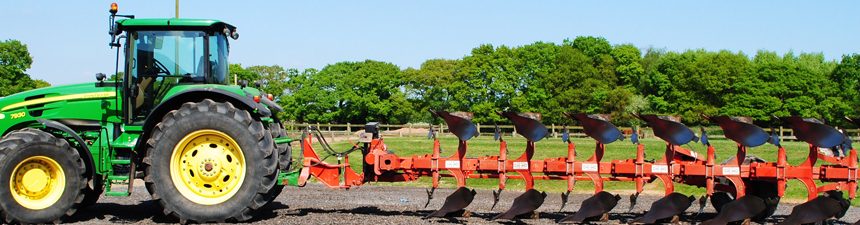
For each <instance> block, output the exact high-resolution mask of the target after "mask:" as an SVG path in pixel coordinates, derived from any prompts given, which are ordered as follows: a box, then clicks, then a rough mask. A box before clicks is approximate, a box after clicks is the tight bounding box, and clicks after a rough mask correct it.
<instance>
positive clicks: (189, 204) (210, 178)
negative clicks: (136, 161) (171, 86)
mask: <svg viewBox="0 0 860 225" xmlns="http://www.w3.org/2000/svg"><path fill="white" fill-rule="evenodd" d="M151 132H152V135H151V137H150V138H149V140H147V142H146V144H147V152H146V157H144V159H143V163H142V165H141V166H142V167H143V171H145V173H146V176H145V177H144V181H145V183H146V186H147V189H149V190H150V191H151V195H152V199H153V200H156V201H157V202H159V204H160V205H161V206H162V207H164V213H165V214H167V215H171V216H174V217H177V218H178V219H179V220H180V222H181V223H188V222H200V223H205V222H225V221H245V220H248V219H250V218H252V216H253V213H254V211H255V210H257V209H259V208H260V207H262V206H263V205H264V204H265V203H266V194H267V193H269V191H270V190H271V189H272V188H273V187H274V186H275V179H276V176H277V165H278V154H276V153H275V149H274V146H273V143H274V142H273V141H272V136H271V134H270V133H269V132H268V131H267V130H266V129H265V127H264V126H263V124H262V123H261V122H260V121H258V120H256V119H254V118H253V117H252V116H251V114H250V113H248V112H247V111H245V110H242V109H238V108H236V107H234V106H233V105H232V104H230V103H228V102H214V101H212V100H209V99H206V100H203V101H201V102H197V103H185V104H183V105H182V106H181V107H180V108H179V109H177V110H173V111H171V112H169V113H167V115H165V116H164V118H163V119H162V121H161V122H160V123H158V124H157V125H155V127H154V128H153V130H152V131H151Z"/></svg>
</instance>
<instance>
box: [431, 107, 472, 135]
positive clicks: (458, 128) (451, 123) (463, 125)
mask: <svg viewBox="0 0 860 225" xmlns="http://www.w3.org/2000/svg"><path fill="white" fill-rule="evenodd" d="M430 113H431V114H433V115H434V116H437V117H440V118H442V120H445V124H446V125H448V129H449V130H451V133H454V135H455V136H457V138H459V139H460V141H468V140H469V139H472V137H475V136H477V135H478V128H477V127H475V124H474V123H472V113H470V112H450V113H449V112H446V111H430Z"/></svg>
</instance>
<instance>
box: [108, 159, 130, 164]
mask: <svg viewBox="0 0 860 225" xmlns="http://www.w3.org/2000/svg"><path fill="white" fill-rule="evenodd" d="M110 163H111V164H118V165H129V164H131V160H130V159H113V160H111V161H110Z"/></svg>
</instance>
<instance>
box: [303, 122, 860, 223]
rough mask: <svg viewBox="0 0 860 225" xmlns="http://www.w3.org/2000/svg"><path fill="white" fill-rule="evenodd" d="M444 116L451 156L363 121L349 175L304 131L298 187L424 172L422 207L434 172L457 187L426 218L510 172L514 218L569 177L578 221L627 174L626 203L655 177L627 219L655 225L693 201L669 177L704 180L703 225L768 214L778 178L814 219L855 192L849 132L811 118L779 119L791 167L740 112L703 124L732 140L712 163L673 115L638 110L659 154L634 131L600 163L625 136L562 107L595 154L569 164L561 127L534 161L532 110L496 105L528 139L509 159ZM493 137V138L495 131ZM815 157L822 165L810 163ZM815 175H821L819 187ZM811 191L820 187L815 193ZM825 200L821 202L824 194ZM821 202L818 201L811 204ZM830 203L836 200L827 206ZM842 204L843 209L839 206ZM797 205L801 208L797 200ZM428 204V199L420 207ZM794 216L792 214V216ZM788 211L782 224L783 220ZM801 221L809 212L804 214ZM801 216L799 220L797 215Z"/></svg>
mask: <svg viewBox="0 0 860 225" xmlns="http://www.w3.org/2000/svg"><path fill="white" fill-rule="evenodd" d="M433 115H435V116H437V117H440V118H442V119H443V120H444V121H445V122H446V124H447V125H448V127H449V128H450V130H451V132H452V133H453V134H454V135H455V136H457V137H458V141H459V144H458V147H457V149H456V151H452V152H451V153H450V155H448V156H444V155H442V152H443V151H442V149H441V145H440V142H439V139H437V138H435V137H434V144H433V148H432V152H431V153H430V154H427V155H422V156H398V155H396V154H394V153H391V152H390V151H388V149H387V146H386V145H385V144H384V142H383V139H382V138H381V137H379V136H378V132H376V130H377V127H375V126H374V124H369V125H368V126H367V127H366V131H367V133H368V134H372V137H370V138H368V139H369V140H366V141H365V142H364V144H363V146H359V145H356V147H354V149H356V150H361V151H362V154H363V159H362V160H363V165H364V166H363V169H362V173H357V172H356V171H354V170H352V169H351V168H350V167H349V158H348V157H347V156H346V154H339V156H340V157H339V159H340V158H341V157H342V159H343V160H342V161H343V163H340V160H339V163H338V164H329V163H326V162H324V159H321V158H320V157H319V156H318V155H317V154H316V152H315V151H314V149H313V148H312V145H311V143H312V139H313V136H314V135H312V134H310V133H307V135H305V137H303V139H302V151H303V156H304V159H303V165H304V168H303V169H302V171H301V176H300V178H299V185H304V183H305V182H307V180H308V178H310V177H311V176H313V177H316V178H317V179H318V180H320V181H321V182H322V183H324V184H326V185H327V186H329V187H332V188H350V187H352V186H357V185H361V184H363V183H366V182H403V181H414V180H417V179H418V178H419V177H421V176H430V177H431V178H432V187H431V189H430V190H428V204H429V201H430V200H431V199H432V198H433V193H434V192H435V189H436V188H437V187H438V185H439V180H440V179H442V178H453V179H454V180H455V181H456V182H457V186H458V189H457V190H456V191H455V192H454V193H453V194H451V195H450V196H448V197H447V198H446V199H445V202H444V204H443V206H442V208H441V209H440V210H438V211H435V212H433V213H431V214H430V215H428V217H446V216H469V215H470V213H469V211H468V210H466V208H467V207H468V206H469V204H470V203H471V202H472V199H474V197H475V191H474V190H471V189H468V188H467V181H468V180H469V179H475V178H480V179H498V180H499V186H498V190H497V191H494V192H493V193H494V205H493V207H495V203H496V202H498V201H499V196H500V193H501V192H502V190H504V189H505V184H506V182H507V180H508V179H522V180H523V181H524V182H525V192H524V193H523V194H522V195H520V196H518V197H517V198H515V199H514V203H513V205H512V207H511V208H510V209H509V210H507V211H505V212H504V213H501V214H498V215H496V216H495V217H493V218H492V219H494V220H495V219H516V218H522V217H531V218H535V217H537V216H538V215H539V214H538V213H536V212H535V210H537V209H538V208H539V207H540V206H541V205H542V204H543V202H544V199H545V198H546V193H544V192H540V191H538V190H536V188H535V186H534V181H535V180H565V181H567V182H566V183H567V192H566V193H563V194H562V202H563V203H562V206H561V207H562V208H564V205H565V204H566V202H567V198H568V196H569V194H570V191H572V190H573V188H574V185H575V183H576V181H578V180H584V181H591V182H593V183H594V193H595V195H594V196H592V197H591V198H588V199H586V200H585V202H587V203H588V205H590V206H594V207H589V208H588V209H580V210H577V213H575V214H572V215H570V216H569V217H566V218H564V219H562V220H560V221H559V222H564V223H566V222H571V223H579V222H585V221H590V220H601V219H602V220H605V219H606V218H607V213H609V211H611V210H612V208H614V207H615V206H616V205H617V202H618V200H619V199H621V197H620V196H618V195H612V194H611V193H608V192H605V191H604V190H603V183H604V182H605V181H626V182H634V183H635V184H636V193H635V194H633V195H631V196H630V198H629V199H630V201H631V207H630V209H631V210H632V208H633V205H635V204H636V199H637V197H638V195H639V193H641V192H642V191H643V188H644V185H645V184H647V183H651V182H653V181H655V180H660V181H661V182H662V183H663V184H664V185H663V190H664V193H665V197H664V198H661V199H660V200H658V201H656V202H655V203H654V204H653V205H652V206H651V210H649V211H648V212H646V213H645V214H644V215H643V216H642V217H640V218H637V219H635V220H633V221H630V222H632V223H655V222H666V221H673V220H674V221H677V219H678V215H679V214H680V213H682V212H684V211H685V210H686V209H687V208H688V207H690V206H691V205H692V204H693V203H694V202H695V197H693V196H686V195H683V194H680V193H676V192H675V191H674V183H683V184H688V185H695V186H699V187H704V188H705V189H706V190H707V192H706V193H707V194H706V196H705V197H703V198H700V199H699V200H700V201H699V206H700V212H701V210H702V208H703V207H704V206H705V204H706V202H707V199H708V198H710V199H711V203H712V205H714V207H715V209H717V211H718V212H719V214H718V215H717V216H716V217H715V218H713V219H712V220H710V221H707V223H710V224H724V223H728V222H735V221H750V220H758V221H760V220H763V219H765V218H767V217H768V216H770V215H771V214H773V211H774V210H775V208H776V205H777V204H778V202H779V199H780V198H781V197H782V196H783V195H784V193H785V188H786V181H788V180H791V179H797V180H800V181H801V182H802V183H803V184H804V186H805V187H806V189H807V193H808V196H809V197H808V198H809V200H810V202H809V204H823V205H833V204H835V205H837V206H839V207H837V209H836V210H831V211H835V213H834V212H830V211H826V210H819V211H817V212H809V211H810V209H807V208H815V207H816V206H817V205H812V206H810V205H805V206H804V205H799V206H798V208H796V209H795V211H798V213H805V215H816V216H815V218H814V219H815V220H817V221H821V220H825V219H828V218H831V217H837V216H841V214H840V212H841V213H842V214H844V212H845V210H847V205H844V204H843V203H845V202H847V200H846V199H843V196H842V192H843V191H845V192H848V195H847V196H848V198H849V199H853V198H854V197H855V194H856V189H857V176H858V172H857V153H856V150H854V149H853V148H851V147H850V141H848V139H847V137H846V136H845V135H843V134H842V133H840V132H839V131H837V130H836V129H834V128H832V127H830V126H827V125H825V124H824V123H821V122H820V121H817V120H813V119H804V118H799V117H789V118H784V119H783V121H785V122H786V123H787V124H788V125H789V126H791V127H792V129H794V133H795V135H796V136H797V138H798V139H799V140H802V141H805V142H807V143H809V154H808V158H807V159H806V160H805V161H803V163H800V164H799V165H790V164H788V161H787V155H786V152H785V149H784V148H783V147H781V146H780V143H779V140H778V139H777V138H776V137H775V136H773V135H769V134H768V133H766V132H765V131H764V130H763V129H761V128H760V127H758V126H755V125H753V124H752V121H751V120H749V119H748V118H741V117H725V116H719V117H709V118H707V119H708V120H709V121H711V122H713V123H715V124H717V125H719V126H720V127H721V128H722V129H723V130H724V133H725V136H726V137H727V138H728V139H731V140H733V141H735V142H736V143H737V151H736V154H735V157H733V158H732V159H730V160H728V161H727V162H724V163H718V162H716V156H715V149H714V147H713V146H711V145H710V144H709V142H708V140H707V135H706V134H705V133H704V132H702V134H701V137H697V136H696V134H695V133H694V132H693V131H692V130H690V129H689V128H688V127H687V126H685V125H684V124H683V123H681V122H680V120H679V119H678V118H677V117H671V116H656V115H637V116H638V117H639V118H640V119H642V120H643V121H645V122H646V123H647V125H648V126H649V127H651V128H652V129H653V131H654V134H655V136H657V137H659V138H661V139H663V140H664V141H665V142H666V146H665V151H664V153H663V154H662V155H661V156H659V157H658V159H656V160H653V161H649V160H646V156H645V146H644V145H643V144H641V143H639V142H638V136H637V134H636V132H634V134H633V135H632V136H631V137H630V139H631V141H632V142H633V143H634V146H632V147H633V148H632V150H633V151H631V155H634V154H635V155H634V156H635V157H634V158H631V159H625V160H612V161H608V162H607V161H603V160H602V158H603V155H604V151H605V145H606V144H609V143H612V142H615V141H618V140H622V139H624V136H623V134H622V132H620V131H619V130H618V128H617V127H615V126H614V125H613V124H612V123H611V122H610V120H609V117H608V116H606V115H586V114H570V115H569V117H570V118H571V119H573V120H575V121H577V122H578V123H579V124H581V125H582V127H583V129H584V130H585V133H586V134H587V135H588V136H589V137H591V138H593V139H594V140H595V141H596V144H595V149H594V153H593V155H592V156H591V157H590V158H589V159H588V160H585V161H577V160H576V158H575V156H576V155H577V152H576V151H577V150H576V146H575V145H574V143H573V142H572V141H570V140H569V138H568V137H569V135H568V133H567V132H566V131H565V133H564V134H563V135H562V136H563V138H562V140H563V141H565V142H566V143H567V146H568V147H567V151H566V152H567V154H566V155H563V156H559V157H557V158H548V159H533V158H532V157H533V155H534V152H535V151H536V149H535V142H537V141H540V140H541V139H543V138H544V137H546V136H547V134H548V133H549V132H548V130H547V128H546V127H545V126H544V125H543V124H541V123H540V119H541V117H540V114H536V113H513V112H503V113H501V115H502V116H503V117H505V118H507V119H508V120H510V121H511V122H512V123H513V124H514V126H515V127H516V131H517V133H519V134H520V135H521V136H522V137H524V138H525V139H526V141H527V142H526V143H527V144H526V148H525V151H524V152H523V154H522V155H520V156H518V157H516V158H509V157H508V154H507V153H508V148H507V144H506V141H505V140H504V139H502V138H498V141H499V154H498V155H496V156H483V157H476V158H469V157H466V153H467V151H468V144H467V142H468V141H469V140H470V139H471V138H472V137H474V136H477V134H478V130H477V128H476V127H475V125H474V124H473V123H472V122H471V114H470V113H463V112H455V113H449V112H444V111H437V112H433ZM496 136H497V137H500V135H496ZM694 141H700V142H701V143H702V144H704V145H706V146H707V152H705V153H698V152H695V151H692V150H689V149H686V148H683V147H681V146H682V145H685V144H688V143H690V142H694ZM765 143H771V144H772V145H774V146H775V147H776V148H777V149H778V150H777V152H778V153H777V154H778V156H777V161H776V162H765V161H764V160H761V159H758V158H756V157H752V156H748V154H747V150H748V149H749V148H751V147H756V146H760V145H763V144H765ZM825 148H826V149H829V150H833V151H835V152H838V153H839V154H834V155H833V156H830V155H827V154H823V153H821V151H820V150H821V149H825ZM819 159H821V160H823V161H825V162H826V163H827V164H825V165H819V166H816V162H817V161H818V160H819ZM816 181H820V182H826V183H825V184H823V185H820V186H819V185H817V184H816ZM819 193H827V194H826V195H823V196H819ZM824 198H826V199H824ZM819 202H821V203H819ZM834 202H835V203H834ZM843 205H844V206H843ZM801 206H804V207H801ZM425 207H426V205H425ZM792 214H794V213H792ZM791 218H794V217H791V216H789V218H788V219H786V222H787V223H791V222H792V221H790V220H789V219H791ZM805 218H811V217H809V216H806V217H805ZM801 222H805V221H801Z"/></svg>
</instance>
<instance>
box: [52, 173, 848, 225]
mask: <svg viewBox="0 0 860 225" xmlns="http://www.w3.org/2000/svg"><path fill="white" fill-rule="evenodd" d="M139 183H142V182H139ZM452 191H453V190H451V189H439V190H437V191H436V195H435V197H434V199H433V201H431V202H430V206H428V207H427V208H426V209H425V208H423V206H424V203H425V201H426V194H425V192H424V189H423V188H415V187H388V186H373V185H367V186H362V187H357V188H353V189H351V190H334V189H328V188H326V187H324V186H322V185H319V184H309V185H308V186H306V187H302V188H298V187H286V190H284V192H283V193H282V194H281V195H280V196H278V198H277V200H275V201H274V202H272V203H271V204H269V205H268V206H265V209H262V210H260V212H259V214H258V215H257V217H256V218H255V219H254V220H252V221H248V222H247V223H253V224H426V223H443V224H451V223H459V224H462V223H468V224H500V223H502V224H521V223H524V224H556V223H555V220H558V219H560V218H562V217H564V216H566V215H568V214H570V213H572V212H573V211H575V210H577V209H578V208H579V206H580V202H581V201H582V200H584V199H585V198H588V197H589V196H588V195H587V194H575V195H572V196H571V197H570V202H569V203H568V205H567V206H566V207H565V209H564V210H563V211H562V212H561V213H559V212H558V208H559V207H560V206H561V198H560V196H559V195H558V194H550V195H549V196H547V199H546V202H545V203H544V204H543V206H542V207H541V208H540V209H539V211H540V212H541V213H540V217H541V218H540V219H537V220H535V219H523V220H520V221H499V222H494V221H490V220H489V218H491V217H492V216H494V215H495V214H497V213H500V212H501V211H503V210H506V209H507V208H508V207H510V204H511V202H512V201H513V199H514V198H515V197H516V196H518V195H519V194H520V193H521V192H517V191H514V190H508V191H505V192H503V194H502V198H501V201H500V202H499V205H498V206H496V209H495V210H493V211H491V210H490V207H491V206H492V204H493V195H492V193H491V191H490V190H478V195H477V196H476V197H475V200H474V202H472V204H471V205H470V206H469V207H468V208H467V209H469V210H471V211H473V212H474V213H473V216H472V217H470V218H451V219H430V220H425V219H422V217H424V215H427V214H429V213H430V212H431V211H432V210H433V209H438V208H439V207H441V206H442V202H443V201H444V199H445V197H446V196H447V195H448V194H449V193H451V192H452ZM658 198H659V196H657V195H643V196H641V197H640V199H639V203H638V204H637V206H636V209H635V210H633V212H632V213H629V212H627V208H628V207H629V202H628V201H627V197H626V196H625V197H623V198H622V199H621V201H619V204H618V206H617V207H616V208H615V209H614V210H613V211H612V213H611V214H610V221H609V222H607V224H619V223H625V222H626V221H629V220H632V219H633V218H635V217H637V216H640V215H641V214H642V212H644V211H645V210H647V209H648V207H650V204H651V202H654V201H655V200H656V199H658ZM793 206H794V205H793V204H781V205H780V206H779V209H778V210H777V212H776V215H774V216H772V217H771V218H770V220H769V221H768V223H775V222H778V221H781V220H782V219H783V218H785V216H786V215H788V214H789V213H790V212H791V207H793ZM697 210H698V203H694V205H693V206H692V207H690V209H688V210H687V213H686V214H685V215H684V216H683V217H682V221H684V222H685V223H687V224H694V223H691V222H695V223H697V222H700V221H701V220H702V219H705V218H710V217H712V216H713V209H712V208H711V207H710V206H708V207H706V211H705V212H706V213H704V214H702V215H700V216H698V217H697V216H696V215H695V214H696V211H697ZM858 219H860V209H858V208H857V207H852V208H851V209H850V210H849V211H848V213H847V214H846V215H845V217H843V218H841V219H839V220H833V221H832V222H834V223H836V224H845V223H848V222H851V223H853V222H855V221H857V220H858ZM69 222H72V223H76V224H108V223H132V224H154V223H176V222H177V220H174V219H172V218H169V217H166V216H163V215H162V213H161V208H160V207H159V206H158V205H157V203H155V202H153V201H151V200H150V197H149V194H148V193H147V192H146V190H145V189H144V188H143V187H142V186H136V187H135V191H134V193H133V194H132V196H130V197H102V199H101V200H99V202H98V204H96V205H94V206H92V207H89V208H86V209H82V210H80V211H79V212H78V213H77V214H76V215H75V216H74V217H72V218H71V221H69ZM849 224H850V223H849Z"/></svg>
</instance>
